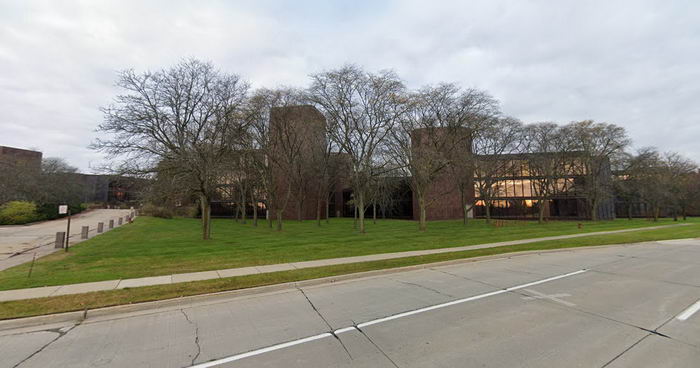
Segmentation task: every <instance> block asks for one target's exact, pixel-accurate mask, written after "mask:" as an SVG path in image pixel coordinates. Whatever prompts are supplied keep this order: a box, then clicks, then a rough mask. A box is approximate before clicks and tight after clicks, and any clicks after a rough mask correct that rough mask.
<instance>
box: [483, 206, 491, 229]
mask: <svg viewBox="0 0 700 368" xmlns="http://www.w3.org/2000/svg"><path fill="white" fill-rule="evenodd" d="M484 207H486V223H487V224H490V223H491V201H484Z"/></svg>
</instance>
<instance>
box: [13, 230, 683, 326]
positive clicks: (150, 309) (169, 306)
mask: <svg viewBox="0 0 700 368" xmlns="http://www.w3.org/2000/svg"><path fill="white" fill-rule="evenodd" d="M691 239H696V238H684V239H669V240H674V241H682V240H691ZM659 241H663V240H651V241H643V242H635V243H619V244H605V245H587V246H577V247H567V248H556V249H535V250H525V251H515V252H507V253H500V254H493V255H486V256H476V257H465V258H457V259H452V260H447V261H438V262H428V263H421V264H415V265H409V266H398V267H389V268H384V269H377V270H370V271H360V272H350V273H345V274H340V275H334V276H327V277H320V278H311V279H306V280H300V281H291V282H283V283H278V284H271V285H263V286H252V287H244V288H240V289H233V290H225V291H218V292H213V293H203V294H196V295H188V296H182V297H176V298H166V299H160V300H153V301H143V302H136V303H129V304H121V305H113V306H107V307H99V308H95V309H84V310H76V311H69V312H60V313H54V314H43V315H37V316H29V317H16V318H13V317H9V318H4V319H1V320H0V332H2V331H7V330H14V329H20V328H32V327H39V326H46V325H50V324H57V323H68V322H71V323H82V322H83V321H86V320H90V321H89V322H93V321H92V320H95V322H97V321H101V320H110V319H118V318H123V317H127V316H130V315H143V314H152V313H157V312H163V311H169V310H179V309H182V308H190V307H195V306H203V305H210V304H218V303H224V302H228V301H229V300H230V299H233V298H243V297H254V296H257V295H261V294H269V293H276V292H288V291H292V290H296V289H297V288H299V287H310V286H318V285H324V284H333V283H341V282H345V281H354V280H357V279H362V278H372V277H377V276H382V275H387V274H394V273H400V272H406V271H413V270H420V269H426V268H432V267H441V266H449V265H455V264H464V263H471V262H483V261H490V260H498V259H509V258H514V257H521V256H528V255H534V254H545V253H560V252H576V251H585V250H590V249H605V248H611V247H628V246H639V245H645V244H649V243H656V242H659ZM405 258H411V257H405ZM396 259H401V258H396ZM370 262H371V261H370ZM360 263H367V262H357V263H356V264H360ZM352 264H353V263H350V264H347V265H352ZM323 267H327V266H322V267H318V268H323ZM279 272H287V271H279ZM274 273H278V272H270V273H266V274H274ZM236 277H241V276H234V277H229V278H226V279H233V278H236ZM194 282H197V281H194ZM186 283H188V282H183V283H179V284H186ZM173 285H175V284H173ZM144 287H148V286H144ZM134 289H136V288H134ZM47 298H57V297H47ZM27 300H32V299H23V300H17V301H16V302H21V301H27Z"/></svg>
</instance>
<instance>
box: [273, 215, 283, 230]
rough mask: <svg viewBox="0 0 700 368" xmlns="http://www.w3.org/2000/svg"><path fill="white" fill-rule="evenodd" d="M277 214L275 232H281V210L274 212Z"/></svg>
mask: <svg viewBox="0 0 700 368" xmlns="http://www.w3.org/2000/svg"><path fill="white" fill-rule="evenodd" d="M275 212H276V213H277V231H282V210H276V211H275Z"/></svg>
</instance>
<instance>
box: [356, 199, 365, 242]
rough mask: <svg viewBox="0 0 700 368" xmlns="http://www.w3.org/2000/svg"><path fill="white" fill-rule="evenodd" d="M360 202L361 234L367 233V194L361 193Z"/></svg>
mask: <svg viewBox="0 0 700 368" xmlns="http://www.w3.org/2000/svg"><path fill="white" fill-rule="evenodd" d="M358 199H359V202H358V210H359V211H360V216H359V217H360V218H359V221H360V234H364V233H365V195H364V193H360V195H359V198H358Z"/></svg>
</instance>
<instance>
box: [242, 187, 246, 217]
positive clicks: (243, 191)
mask: <svg viewBox="0 0 700 368" xmlns="http://www.w3.org/2000/svg"><path fill="white" fill-rule="evenodd" d="M245 212H246V203H245V190H241V223H242V224H244V225H245V223H246V222H245V221H246V213H245Z"/></svg>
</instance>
